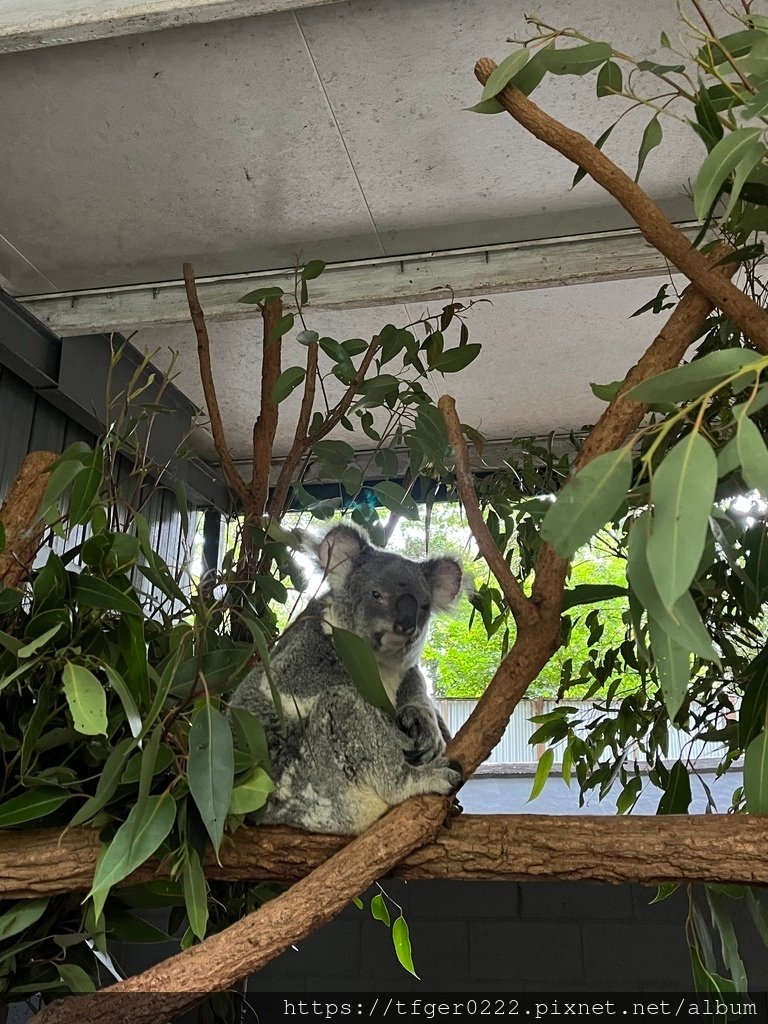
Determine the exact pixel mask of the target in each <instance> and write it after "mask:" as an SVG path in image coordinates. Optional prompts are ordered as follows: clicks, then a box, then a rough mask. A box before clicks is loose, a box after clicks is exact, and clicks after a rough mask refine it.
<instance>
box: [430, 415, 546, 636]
mask: <svg viewBox="0 0 768 1024" xmlns="http://www.w3.org/2000/svg"><path fill="white" fill-rule="evenodd" d="M437 407H438V409H439V410H440V412H441V413H442V415H443V419H444V420H445V427H446V430H447V432H448V440H449V442H450V445H451V448H452V449H453V454H454V457H455V460H456V486H457V487H458V490H459V496H460V497H461V502H462V504H463V506H464V511H465V513H466V516H467V522H468V523H469V526H470V529H471V530H472V534H473V536H474V538H475V540H476V541H477V546H478V548H479V549H480V553H481V554H482V556H483V558H484V559H485V560H486V562H487V563H488V566H489V568H490V569H491V571H492V572H493V575H494V576H495V577H496V580H497V582H498V584H499V586H500V587H501V591H502V593H503V594H504V597H505V598H506V601H507V604H508V605H509V607H510V609H511V611H512V615H513V616H514V619H515V623H516V624H517V626H518V629H519V628H521V627H522V626H532V625H534V623H535V622H536V620H537V619H538V615H537V612H536V609H535V607H534V606H533V604H531V602H530V601H529V599H528V598H527V597H526V596H525V593H524V591H523V588H522V587H521V586H520V584H519V583H518V581H517V580H516V579H515V577H514V576H513V575H512V572H511V571H510V568H509V566H508V565H507V563H506V561H505V560H504V556H503V555H502V553H501V551H499V549H498V547H497V546H496V544H495V543H494V541H493V537H491V534H490V532H489V530H488V527H487V526H486V524H485V520H484V519H483V513H482V511H481V510H480V505H479V503H478V500H477V494H476V493H475V488H474V486H473V484H472V470H471V467H470V464H469V450H468V449H467V443H466V441H465V440H464V436H463V434H462V432H461V422H460V421H459V417H458V416H457V414H456V403H455V402H454V400H453V398H451V396H450V395H443V397H442V398H441V399H440V401H439V402H438V403H437Z"/></svg>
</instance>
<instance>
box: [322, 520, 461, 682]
mask: <svg viewBox="0 0 768 1024" xmlns="http://www.w3.org/2000/svg"><path fill="white" fill-rule="evenodd" d="M315 554H316V557H317V560H318V562H319V565H320V568H321V569H322V570H323V572H324V573H325V575H326V579H327V582H328V586H329V590H330V602H329V603H330V608H329V612H330V615H329V618H330V620H331V621H332V623H333V625H336V626H341V627H342V628H343V629H348V630H350V631H351V632H353V633H356V634H357V635H358V636H359V637H362V638H363V639H364V640H365V641H367V643H368V644H369V645H370V646H371V647H372V648H373V650H374V652H375V654H376V656H377V659H379V660H382V661H392V662H398V663H400V664H414V663H415V662H416V660H417V659H418V656H419V651H420V649H421V646H422V644H423V643H424V640H425V639H426V635H427V626H428V624H429V619H430V616H431V615H432V613H433V612H436V611H444V610H446V609H448V608H450V607H451V606H452V605H453V604H454V603H455V601H456V599H457V598H458V596H459V593H460V591H461V579H462V572H461V566H460V565H459V563H458V562H457V561H456V559H454V558H449V557H442V558H428V559H426V560H425V561H423V562H415V561H412V560H411V559H410V558H403V557H402V556H401V555H395V554H392V553H391V552H389V551H382V550H381V549H380V548H376V547H373V545H372V544H370V543H369V542H368V540H367V539H366V538H365V537H364V536H363V534H362V533H360V532H359V531H358V530H356V529H354V528H353V527H351V526H335V527H334V528H333V529H332V530H330V531H329V532H328V533H327V534H326V535H325V536H324V537H323V539H322V540H321V541H320V542H319V544H318V545H317V547H316V551H315Z"/></svg>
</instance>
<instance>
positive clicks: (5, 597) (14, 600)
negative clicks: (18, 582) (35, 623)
mask: <svg viewBox="0 0 768 1024" xmlns="http://www.w3.org/2000/svg"><path fill="white" fill-rule="evenodd" d="M23 598H24V594H23V593H22V592H21V591H20V590H16V589H14V588H13V587H4V586H3V585H2V584H0V615H7V614H8V612H12V611H13V610H14V608H18V606H19V605H20V604H21V602H22V600H23Z"/></svg>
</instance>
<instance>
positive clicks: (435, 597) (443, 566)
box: [421, 557, 463, 611]
mask: <svg viewBox="0 0 768 1024" xmlns="http://www.w3.org/2000/svg"><path fill="white" fill-rule="evenodd" d="M421 564H422V568H423V570H424V574H425V575H426V577H427V579H428V581H429V585H430V587H431V588H432V602H433V604H434V606H435V608H437V609H438V610H439V611H447V610H448V609H449V608H450V607H451V606H452V605H453V604H455V603H456V601H457V599H458V597H459V594H460V593H461V582H462V577H463V573H462V571H461V566H460V565H459V563H458V562H457V561H456V559H455V558H447V557H446V558H429V559H427V561H426V562H422V563H421Z"/></svg>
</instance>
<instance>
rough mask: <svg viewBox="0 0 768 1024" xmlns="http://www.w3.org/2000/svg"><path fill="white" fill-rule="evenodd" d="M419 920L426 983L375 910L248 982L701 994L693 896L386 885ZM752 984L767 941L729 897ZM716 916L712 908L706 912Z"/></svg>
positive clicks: (539, 885)
mask: <svg viewBox="0 0 768 1024" xmlns="http://www.w3.org/2000/svg"><path fill="white" fill-rule="evenodd" d="M384 889H385V891H386V892H387V893H388V894H390V895H391V896H392V897H393V899H395V900H396V901H397V903H399V904H400V905H401V906H402V908H403V912H404V915H405V918H406V920H407V921H408V925H409V928H410V936H411V945H412V949H413V959H414V965H415V968H416V971H417V972H418V974H419V975H420V977H421V981H420V982H419V981H416V980H415V979H413V978H411V977H410V975H409V974H407V973H406V972H405V971H404V970H403V968H402V967H400V965H399V964H398V962H397V960H396V957H395V953H394V950H393V947H392V940H391V937H390V932H389V929H387V928H386V927H385V926H384V925H383V924H381V923H380V922H378V921H374V920H373V919H372V918H371V915H370V912H369V910H368V903H369V902H370V898H371V896H372V895H374V894H375V892H376V891H377V890H375V889H374V890H371V891H370V892H369V893H367V894H366V897H365V902H366V909H365V910H362V911H361V910H358V909H357V908H356V907H348V908H347V909H346V910H345V911H344V912H343V913H342V914H341V915H340V916H339V917H338V918H337V919H336V920H335V921H332V922H331V923H330V924H328V925H326V926H325V927H323V928H321V929H320V930H319V931H317V932H315V933H314V934H313V935H311V936H310V937H309V938H307V939H305V940H304V941H302V942H300V943H298V944H297V948H296V949H289V950H287V951H286V952H285V953H283V955H282V956H280V957H279V958H278V959H277V960H275V961H273V962H272V963H271V964H269V965H267V967H265V968H264V970H262V971H261V972H260V973H259V974H257V975H255V976H254V977H252V978H251V980H250V982H249V986H248V987H249V990H251V991H253V992H258V991H262V992H264V991H272V992H297V993H298V992H305V991H307V992H310V991H333V990H346V991H359V992H387V991H405V992H409V991H413V992H418V991H419V990H422V991H436V992H443V991H444V992H483V991H494V990H495V991H519V992H524V991H542V992H557V991H566V990H570V991H597V992H601V991H606V992H617V991H641V992H642V991H669V992H674V991H691V990H692V988H693V984H692V980H691V971H690V963H689V957H688V947H687V945H686V941H685V918H686V914H687V909H688V905H687V896H686V894H685V892H684V891H680V890H679V891H678V892H677V893H675V894H674V895H673V896H672V897H670V898H669V899H668V900H665V901H664V902H662V903H659V904H655V905H654V906H649V903H650V901H651V900H652V899H653V897H654V896H655V890H654V889H650V888H644V887H642V886H631V885H621V886H612V885H602V884H596V883H589V882H525V883H521V884H517V883H512V882H462V881H442V880H434V881H421V882H410V883H405V882H394V881H389V882H385V883H384ZM728 906H729V908H730V909H731V911H732V915H733V917H734V922H735V927H736V933H737V936H738V939H739V944H740V948H741V952H742V956H743V959H744V961H745V964H746V967H747V973H748V977H749V980H750V985H751V987H752V989H753V990H755V991H756V990H763V991H764V990H766V989H768V950H766V948H765V947H764V946H763V944H762V942H761V940H760V938H759V936H758V934H757V932H756V930H755V927H754V925H753V924H752V922H751V920H750V918H749V915H748V914H747V913H746V911H745V910H744V908H743V907H742V905H741V904H740V903H738V902H735V901H734V902H732V901H728ZM707 916H708V915H707Z"/></svg>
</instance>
